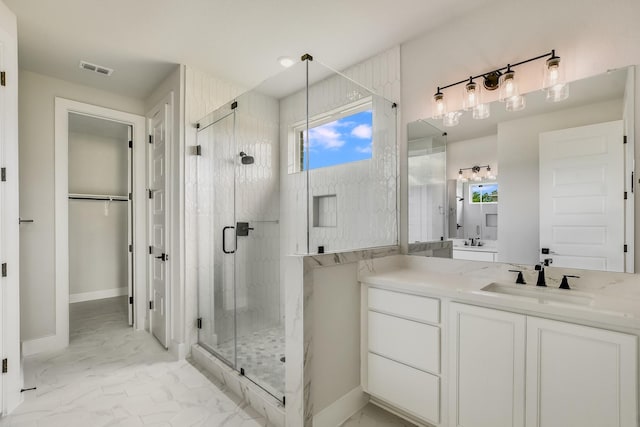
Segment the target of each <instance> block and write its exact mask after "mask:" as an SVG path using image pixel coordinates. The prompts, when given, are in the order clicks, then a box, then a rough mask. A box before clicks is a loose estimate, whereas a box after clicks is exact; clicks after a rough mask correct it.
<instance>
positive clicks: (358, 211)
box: [194, 57, 398, 401]
mask: <svg viewBox="0 0 640 427" xmlns="http://www.w3.org/2000/svg"><path fill="white" fill-rule="evenodd" d="M197 128H198V129H197V144H198V145H199V146H200V149H199V150H197V152H198V153H200V155H199V156H198V158H197V176H196V181H197V182H196V186H195V188H196V192H195V194H194V197H195V198H196V199H197V200H196V205H197V223H196V224H194V227H195V229H196V230H195V235H197V240H198V242H197V251H198V260H197V261H198V269H197V271H198V299H199V303H198V309H199V321H198V325H199V329H198V343H199V344H200V346H202V347H204V348H206V349H207V350H209V351H210V352H212V353H214V354H215V355H216V356H217V357H218V358H220V359H222V360H223V361H225V362H226V363H227V364H228V365H229V366H231V367H232V368H234V369H236V370H237V371H239V372H240V373H241V374H243V375H245V376H246V377H247V378H249V379H250V380H252V381H253V382H255V383H256V384H258V385H259V386H260V387H262V388H263V389H264V390H266V391H268V392H269V393H271V394H272V395H273V396H275V397H276V398H277V399H279V400H281V401H284V395H285V368H286V359H285V326H284V325H285V318H284V313H285V296H286V289H285V288H284V277H285V275H286V271H285V268H284V266H285V265H286V264H285V259H286V257H287V256H295V255H301V254H309V253H316V252H318V247H320V246H322V247H324V250H325V251H326V252H331V251H340V250H349V249H359V248H367V247H375V246H384V245H390V244H396V243H397V236H398V229H397V214H396V212H397V210H396V196H397V193H396V186H397V179H396V178H397V173H396V162H397V149H396V106H395V104H393V103H392V102H390V101H388V100H386V99H384V98H383V97H381V96H378V95H376V94H374V93H372V92H371V91H369V90H367V89H365V88H364V87H362V86H360V85H359V84H357V83H355V82H354V81H352V80H351V79H349V78H347V77H345V76H343V75H341V74H338V73H336V72H334V71H332V70H330V69H329V68H327V67H325V66H323V65H321V64H319V63H318V62H317V61H311V60H310V58H309V57H307V59H306V60H303V61H301V62H300V63H298V64H296V65H294V66H293V67H291V68H289V69H287V70H285V71H283V72H282V73H280V74H279V75H277V76H275V77H273V78H271V79H269V80H268V81H266V82H265V83H263V84H261V85H260V86H258V87H257V88H255V89H253V90H251V91H249V92H246V93H245V94H243V95H241V96H239V97H237V98H235V99H233V100H230V102H229V103H227V104H225V105H222V106H221V107H220V108H218V109H217V110H215V111H214V112H212V113H211V114H209V115H208V116H206V117H205V118H203V119H202V120H200V121H199V122H198V126H197Z"/></svg>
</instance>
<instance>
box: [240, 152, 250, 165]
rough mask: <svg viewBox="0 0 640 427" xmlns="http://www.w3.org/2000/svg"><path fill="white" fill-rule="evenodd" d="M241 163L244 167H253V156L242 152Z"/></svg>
mask: <svg viewBox="0 0 640 427" xmlns="http://www.w3.org/2000/svg"><path fill="white" fill-rule="evenodd" d="M240 161H241V162H242V164H243V165H252V164H253V156H248V155H247V153H245V152H244V151H241V152H240Z"/></svg>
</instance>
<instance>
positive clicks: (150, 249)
mask: <svg viewBox="0 0 640 427" xmlns="http://www.w3.org/2000/svg"><path fill="white" fill-rule="evenodd" d="M152 254H153V246H149V255H152Z"/></svg>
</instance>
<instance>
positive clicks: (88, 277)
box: [39, 98, 148, 350]
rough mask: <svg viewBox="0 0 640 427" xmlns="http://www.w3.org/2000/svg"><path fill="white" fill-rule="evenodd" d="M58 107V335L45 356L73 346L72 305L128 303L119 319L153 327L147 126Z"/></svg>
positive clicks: (130, 117)
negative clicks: (149, 317) (149, 290)
mask: <svg viewBox="0 0 640 427" xmlns="http://www.w3.org/2000/svg"><path fill="white" fill-rule="evenodd" d="M55 106H56V116H55V120H56V123H55V132H56V135H55V171H56V172H55V199H56V200H55V245H56V260H55V265H56V280H55V282H56V335H55V336H54V337H50V338H51V340H50V341H49V342H48V343H46V344H47V345H46V346H44V347H45V348H43V349H42V350H50V349H57V348H64V347H66V346H68V345H69V330H70V324H69V323H70V322H69V312H70V308H71V307H70V305H72V306H73V312H74V313H76V312H77V311H78V310H77V309H78V307H80V306H81V305H82V304H84V306H83V307H87V309H88V310H101V307H102V305H101V304H102V303H104V304H106V305H105V307H106V306H109V307H111V308H113V307H114V303H117V307H120V302H122V307H120V308H119V309H118V312H119V313H120V314H121V315H122V317H120V318H119V319H121V320H122V321H124V322H127V321H128V323H129V325H131V326H133V328H134V329H136V330H144V329H146V328H147V326H148V323H147V315H148V313H147V309H146V304H145V301H146V300H147V297H146V293H147V287H146V286H147V285H146V283H147V271H146V270H147V269H146V262H147V259H146V258H147V253H146V250H145V248H146V245H145V240H146V229H147V224H146V197H145V196H146V191H145V174H146V164H145V158H146V157H145V155H146V152H145V150H146V146H145V134H146V129H145V119H144V117H143V116H138V115H135V114H130V113H125V112H121V111H117V110H112V109H108V108H104V107H98V106H95V105H90V104H85V103H81V102H76V101H71V100H68V99H64V98H56V100H55ZM114 298H116V299H114ZM83 310H84V308H83ZM127 313H128V315H127ZM112 314H113V313H112ZM116 317H117V316H116ZM39 350H40V349H39Z"/></svg>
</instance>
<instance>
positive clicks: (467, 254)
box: [453, 249, 496, 262]
mask: <svg viewBox="0 0 640 427" xmlns="http://www.w3.org/2000/svg"><path fill="white" fill-rule="evenodd" d="M453 259H462V260H467V261H485V262H495V261H496V254H495V252H484V251H462V250H456V249H454V250H453Z"/></svg>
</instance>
